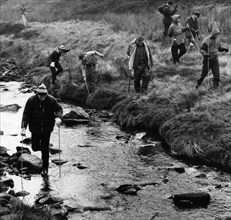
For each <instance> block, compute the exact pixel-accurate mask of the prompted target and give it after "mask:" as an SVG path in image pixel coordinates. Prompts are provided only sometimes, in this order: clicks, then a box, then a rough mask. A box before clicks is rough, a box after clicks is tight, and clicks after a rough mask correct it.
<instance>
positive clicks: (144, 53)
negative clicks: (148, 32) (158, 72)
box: [127, 36, 153, 93]
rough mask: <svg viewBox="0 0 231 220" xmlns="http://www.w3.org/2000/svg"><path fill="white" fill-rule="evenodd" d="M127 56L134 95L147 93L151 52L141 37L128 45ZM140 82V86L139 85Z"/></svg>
mask: <svg viewBox="0 0 231 220" xmlns="http://www.w3.org/2000/svg"><path fill="white" fill-rule="evenodd" d="M127 55H128V56H129V64H128V66H129V70H130V71H131V74H130V75H131V77H134V87H135V91H136V93H147V89H148V83H149V79H150V70H151V69H152V67H153V59H152V54H151V50H150V48H149V46H148V45H147V44H146V43H145V42H144V37H143V36H139V37H137V38H135V39H134V40H132V41H131V42H130V43H129V46H128V50H127ZM129 80H130V79H129ZM141 81H142V85H140V82H141ZM129 86H130V85H129Z"/></svg>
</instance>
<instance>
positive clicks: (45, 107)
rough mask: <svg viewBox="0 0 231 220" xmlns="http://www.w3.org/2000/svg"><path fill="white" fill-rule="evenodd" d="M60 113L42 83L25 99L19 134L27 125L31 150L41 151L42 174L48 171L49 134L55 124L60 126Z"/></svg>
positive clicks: (60, 109)
mask: <svg viewBox="0 0 231 220" xmlns="http://www.w3.org/2000/svg"><path fill="white" fill-rule="evenodd" d="M62 114H63V109H62V107H61V106H60V105H59V104H58V102H57V101H56V99H55V98H54V97H53V96H51V95H49V94H48V93H47V88H46V86H45V85H44V84H41V85H40V86H39V87H38V88H37V90H36V94H35V95H33V96H32V97H30V98H29V99H28V100H27V102H26V105H25V108H24V111H23V116H22V123H21V128H22V131H21V135H22V136H25V133H26V128H27V126H28V125H29V130H30V132H31V141H32V145H31V147H32V150H33V151H41V153H42V161H43V170H42V175H47V173H48V167H49V143H50V135H51V132H52V131H53V128H54V125H55V124H56V125H57V126H58V127H59V126H60V124H61V118H62Z"/></svg>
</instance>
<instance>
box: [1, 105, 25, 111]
mask: <svg viewBox="0 0 231 220" xmlns="http://www.w3.org/2000/svg"><path fill="white" fill-rule="evenodd" d="M20 108H21V106H19V105H18V104H10V105H0V112H17V111H18V110H19V109H20Z"/></svg>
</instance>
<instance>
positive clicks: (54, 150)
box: [49, 147, 62, 154]
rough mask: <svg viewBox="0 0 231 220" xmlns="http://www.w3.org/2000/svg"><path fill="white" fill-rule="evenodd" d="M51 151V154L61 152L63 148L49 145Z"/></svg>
mask: <svg viewBox="0 0 231 220" xmlns="http://www.w3.org/2000/svg"><path fill="white" fill-rule="evenodd" d="M49 152H50V154H58V153H61V152H62V150H59V149H58V148H53V147H49Z"/></svg>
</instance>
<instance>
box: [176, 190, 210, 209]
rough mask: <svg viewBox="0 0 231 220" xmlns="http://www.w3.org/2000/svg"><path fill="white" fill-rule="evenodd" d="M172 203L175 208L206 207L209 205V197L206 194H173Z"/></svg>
mask: <svg viewBox="0 0 231 220" xmlns="http://www.w3.org/2000/svg"><path fill="white" fill-rule="evenodd" d="M173 201H174V204H175V205H176V206H180V207H182V208H184V207H185V208H189V207H207V205H208V204H209V203H210V195H209V194H208V193H206V192H194V193H182V194H175V195H174V196H173Z"/></svg>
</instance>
